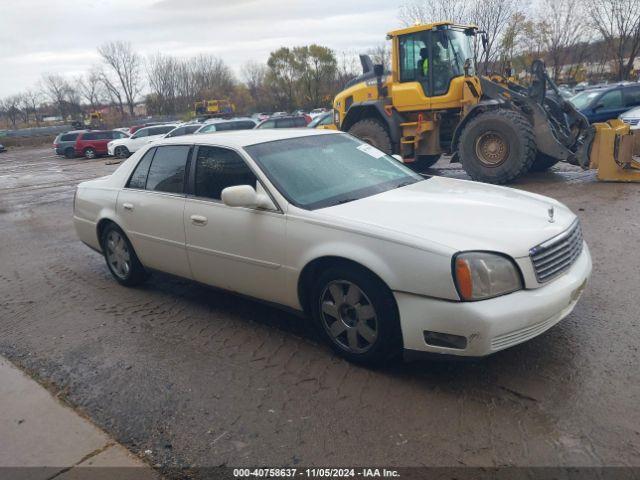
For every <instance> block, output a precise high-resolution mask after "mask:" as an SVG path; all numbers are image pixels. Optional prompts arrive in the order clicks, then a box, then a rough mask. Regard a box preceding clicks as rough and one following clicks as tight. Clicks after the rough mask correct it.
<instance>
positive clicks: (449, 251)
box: [74, 129, 591, 363]
mask: <svg viewBox="0 0 640 480" xmlns="http://www.w3.org/2000/svg"><path fill="white" fill-rule="evenodd" d="M74 224H75V228H76V231H77V233H78V236H79V237H80V239H81V240H82V241H83V242H84V243H86V244H87V245H89V246H90V247H91V248H93V249H95V250H97V251H98V252H101V253H102V254H103V255H104V256H105V258H106V263H107V266H108V268H109V270H110V271H111V273H112V274H113V276H114V278H115V279H116V280H117V281H118V282H120V283H121V284H123V285H127V286H129V285H136V284H138V283H140V282H142V281H144V279H145V278H146V275H147V271H150V270H160V271H164V272H168V273H171V274H174V275H179V276H181V277H184V278H188V279H194V280H196V281H198V282H201V283H205V284H209V285H213V286H216V287H220V288H223V289H227V290H230V291H233V292H239V293H241V294H245V295H249V296H253V297H256V298H259V299H262V300H267V301H269V302H274V303H277V304H281V305H284V306H287V307H291V308H294V309H297V310H301V311H304V312H306V313H307V314H308V315H309V316H311V317H312V318H313V319H314V321H315V324H316V325H317V326H318V329H319V331H320V332H321V333H322V335H323V336H324V338H325V339H326V340H327V341H328V342H329V344H330V345H331V346H332V347H333V348H334V349H335V351H336V352H339V353H340V354H341V355H343V356H345V357H346V358H348V359H350V360H352V361H356V362H362V363H377V362H382V361H385V360H386V359H388V358H389V357H392V356H394V355H396V354H398V353H399V352H401V351H402V349H404V350H405V352H407V353H409V354H410V353H415V352H431V353H436V354H452V355H462V356H484V355H487V354H491V353H493V352H496V351H498V350H502V349H504V348H507V347H510V346H512V345H515V344H518V343H521V342H524V341H526V340H528V339H531V338H533V337H535V336H537V335H539V334H541V333H542V332H544V331H545V330H547V329H549V328H550V327H552V326H553V325H555V324H556V323H558V322H559V321H560V320H562V319H563V318H564V317H565V316H567V315H568V314H569V313H570V312H571V311H572V310H573V308H574V306H575V305H576V302H577V301H578V297H579V296H580V294H581V292H582V290H583V288H584V287H585V284H586V282H587V279H588V277H589V275H590V272H591V258H590V256H589V250H588V248H587V245H586V243H585V242H584V241H583V239H582V233H581V229H580V223H579V221H578V219H577V218H576V216H575V215H574V214H573V213H572V212H571V211H570V210H569V209H568V208H567V207H565V206H564V205H563V204H561V203H559V202H557V201H556V200H553V199H551V198H547V197H543V196H540V195H536V194H532V193H527V192H522V191H517V190H513V189H510V188H505V187H497V186H492V185H485V184H482V183H475V182H470V181H464V180H455V179H450V178H442V177H435V176H434V177H423V176H420V175H418V174H416V173H414V172H413V171H412V170H410V169H409V168H407V167H405V166H404V165H403V164H402V163H400V162H399V161H398V160H396V159H395V158H392V157H390V156H388V155H385V154H384V153H383V152H381V151H379V150H377V149H376V148H374V147H372V146H370V145H368V144H365V143H363V142H361V141H360V140H358V139H356V138H354V137H352V136H350V135H348V134H346V133H342V132H332V131H328V130H324V131H319V130H313V129H300V130H271V129H269V130H251V131H231V132H219V133H215V134H209V135H194V136H188V137H179V138H174V139H164V140H161V141H159V142H157V143H154V144H152V145H147V146H146V148H143V149H141V150H140V151H139V152H137V153H136V154H135V155H133V156H131V157H130V158H129V159H128V160H127V161H125V162H124V163H123V164H122V165H121V166H120V167H119V168H118V169H117V170H116V171H115V172H114V173H113V174H112V175H110V176H108V177H104V178H100V179H96V180H91V181H88V182H83V183H81V184H80V185H79V186H78V188H77V192H76V196H75V201H74Z"/></svg>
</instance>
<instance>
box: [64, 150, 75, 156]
mask: <svg viewBox="0 0 640 480" xmlns="http://www.w3.org/2000/svg"><path fill="white" fill-rule="evenodd" d="M64 156H65V157H66V158H75V156H76V151H75V149H73V148H67V149H66V150H65V151H64Z"/></svg>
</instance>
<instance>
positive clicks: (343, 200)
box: [333, 198, 359, 205]
mask: <svg viewBox="0 0 640 480" xmlns="http://www.w3.org/2000/svg"><path fill="white" fill-rule="evenodd" d="M354 200H359V199H358V198H345V199H342V200H338V201H337V202H334V203H333V205H342V204H343V203H349V202H353V201H354Z"/></svg>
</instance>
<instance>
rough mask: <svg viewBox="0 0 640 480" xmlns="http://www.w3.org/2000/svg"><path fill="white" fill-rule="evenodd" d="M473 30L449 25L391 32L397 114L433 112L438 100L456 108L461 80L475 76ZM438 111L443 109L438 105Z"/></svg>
mask: <svg viewBox="0 0 640 480" xmlns="http://www.w3.org/2000/svg"><path fill="white" fill-rule="evenodd" d="M475 34H476V29H475V27H464V26H456V25H452V24H449V23H440V24H432V25H420V26H416V27H410V28H406V29H403V30H397V31H395V32H391V33H390V34H389V36H390V37H391V39H392V40H393V50H394V55H393V58H394V76H393V83H394V85H393V92H392V96H393V104H394V105H395V106H397V107H398V108H399V110H403V109H407V110H410V109H411V110H413V109H416V108H420V107H422V108H426V109H430V108H433V106H432V103H433V102H432V100H431V99H435V97H440V99H439V101H436V102H435V103H441V101H443V100H444V102H445V103H447V104H449V105H446V106H444V108H455V107H456V106H459V103H460V100H461V98H462V94H461V89H462V79H463V77H464V76H465V74H466V75H468V76H474V75H475V61H474V48H473V41H474V37H475ZM438 108H442V106H441V105H438Z"/></svg>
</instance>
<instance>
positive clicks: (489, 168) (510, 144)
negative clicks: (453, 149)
mask: <svg viewBox="0 0 640 480" xmlns="http://www.w3.org/2000/svg"><path fill="white" fill-rule="evenodd" d="M458 153H459V157H460V162H461V163H462V168H464V170H465V172H467V174H468V175H469V176H470V177H471V178H472V179H473V180H477V181H480V182H486V183H497V184H503V183H509V182H512V181H513V180H515V179H516V178H518V177H520V176H521V175H524V174H525V173H527V172H528V171H529V170H530V169H531V165H532V164H533V162H534V160H535V158H536V142H535V136H534V134H533V128H532V126H531V124H530V123H529V121H528V120H527V119H526V118H525V117H523V116H522V115H521V114H519V113H518V112H515V111H513V110H506V109H499V110H491V111H488V112H484V113H480V114H479V115H478V116H477V117H475V118H473V119H472V120H471V121H470V122H469V123H468V124H467V125H466V126H465V127H464V130H463V131H462V133H461V135H460V143H459V152H458Z"/></svg>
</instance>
